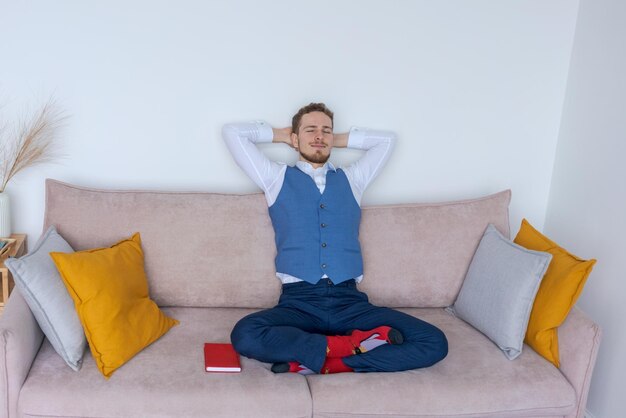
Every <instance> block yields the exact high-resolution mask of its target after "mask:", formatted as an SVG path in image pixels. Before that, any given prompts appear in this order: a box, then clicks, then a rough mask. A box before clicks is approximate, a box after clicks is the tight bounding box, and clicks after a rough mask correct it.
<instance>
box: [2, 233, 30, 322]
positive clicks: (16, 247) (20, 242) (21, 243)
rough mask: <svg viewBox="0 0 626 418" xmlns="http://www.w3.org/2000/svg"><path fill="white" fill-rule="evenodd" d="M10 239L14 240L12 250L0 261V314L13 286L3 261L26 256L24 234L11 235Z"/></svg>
mask: <svg viewBox="0 0 626 418" xmlns="http://www.w3.org/2000/svg"><path fill="white" fill-rule="evenodd" d="M11 238H14V239H15V242H14V243H13V246H12V248H11V249H10V250H9V251H8V253H6V254H4V255H3V256H2V258H1V259H0V275H2V300H0V312H1V311H2V310H4V305H5V304H6V303H7V300H8V299H9V295H10V294H11V291H12V290H13V286H15V282H13V276H12V275H11V272H10V271H9V269H8V268H6V267H5V266H4V260H6V259H7V258H8V257H21V256H23V255H24V254H26V234H12V235H11Z"/></svg>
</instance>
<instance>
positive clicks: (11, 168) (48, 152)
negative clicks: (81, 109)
mask: <svg viewBox="0 0 626 418" xmlns="http://www.w3.org/2000/svg"><path fill="white" fill-rule="evenodd" d="M66 119H67V116H66V115H65V114H64V113H63V112H62V111H61V110H60V109H59V107H58V106H57V104H56V102H55V101H54V99H50V100H48V102H46V103H45V104H44V105H43V106H42V107H41V109H39V110H37V111H35V112H34V113H33V114H32V115H30V116H29V117H26V118H25V119H23V120H22V121H20V122H19V124H18V126H17V127H16V128H14V129H12V130H10V129H8V127H7V125H6V124H3V125H2V126H0V164H1V165H0V176H1V181H2V184H1V186H0V193H2V192H3V191H4V189H5V188H6V186H7V184H8V183H9V181H10V180H11V179H12V178H13V176H15V175H16V174H17V173H19V172H20V171H22V170H23V169H25V168H28V167H31V166H33V165H36V164H42V163H47V162H50V161H52V160H54V159H55V158H57V157H59V155H58V154H57V152H56V147H55V141H56V138H57V136H58V132H59V130H60V128H61V127H62V126H63V125H64V123H65V121H66Z"/></svg>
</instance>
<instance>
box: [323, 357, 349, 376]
mask: <svg viewBox="0 0 626 418" xmlns="http://www.w3.org/2000/svg"><path fill="white" fill-rule="evenodd" d="M353 371H354V370H353V369H351V368H350V367H348V366H346V365H345V363H344V362H343V359H340V358H338V357H326V361H325V362H324V365H323V366H322V370H321V371H320V374H333V373H345V372H353Z"/></svg>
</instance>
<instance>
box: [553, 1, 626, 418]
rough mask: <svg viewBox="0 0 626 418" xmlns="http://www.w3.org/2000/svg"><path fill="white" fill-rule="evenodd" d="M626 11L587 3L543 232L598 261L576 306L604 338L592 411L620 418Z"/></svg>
mask: <svg viewBox="0 0 626 418" xmlns="http://www.w3.org/2000/svg"><path fill="white" fill-rule="evenodd" d="M624 22H626V3H624V2H623V1H620V0H593V1H592V0H583V1H581V2H580V11H579V17H578V24H577V29H576V37H575V42H574V49H573V53H572V62H571V67H570V76H569V82H568V87H567V96H566V100H565V104H564V110H563V121H562V125H561V131H560V135H559V143H558V148H557V155H556V162H555V166H554V175H553V181H552V188H551V192H550V199H549V207H548V212H547V217H546V224H545V232H546V233H547V234H548V235H549V236H550V237H552V238H553V239H554V240H555V241H557V242H559V243H560V244H561V245H563V246H565V247H566V248H568V249H570V250H571V251H572V252H574V253H575V254H577V255H579V256H581V257H585V258H591V257H594V258H597V259H598V262H597V264H596V266H595V268H594V271H593V272H592V274H591V275H590V276H589V280H588V281H587V285H586V287H585V290H584V292H583V294H582V297H581V299H580V302H579V306H580V307H581V308H582V309H583V310H585V311H586V312H587V313H588V314H590V315H591V317H592V318H593V319H594V320H595V321H597V322H598V323H599V324H600V326H601V327H602V328H603V330H604V340H603V341H602V345H601V347H600V353H599V356H598V362H597V365H596V370H595V372H594V375H593V380H592V386H591V391H590V397H589V402H588V404H587V409H588V410H589V411H590V412H591V413H592V414H593V416H595V417H596V418H600V417H606V418H611V417H622V416H624V410H625V407H626V403H625V402H624V385H623V381H624V376H626V362H625V360H624V352H625V351H626V333H625V332H624V318H626V304H625V303H624V296H625V295H626V280H625V273H624V265H623V260H624V255H625V254H626V241H625V239H624V237H626V187H625V185H624V180H625V179H626V164H625V163H624V159H625V157H626V125H625V123H624V122H625V116H626V25H625V24H624Z"/></svg>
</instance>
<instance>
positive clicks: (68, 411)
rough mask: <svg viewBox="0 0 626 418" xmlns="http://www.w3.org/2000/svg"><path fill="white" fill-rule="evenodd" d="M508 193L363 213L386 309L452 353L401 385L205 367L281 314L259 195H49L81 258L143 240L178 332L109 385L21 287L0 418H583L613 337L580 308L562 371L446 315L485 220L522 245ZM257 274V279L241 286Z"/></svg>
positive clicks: (5, 339) (1, 348) (563, 334)
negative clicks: (46, 328) (258, 317)
mask: <svg viewBox="0 0 626 418" xmlns="http://www.w3.org/2000/svg"><path fill="white" fill-rule="evenodd" d="M509 200H510V192H509V191H504V192H500V193H497V194H494V195H491V196H488V197H484V198H480V199H475V200H468V201H462V202H451V203H442V204H406V205H391V206H371V207H366V208H364V209H363V220H362V225H361V242H362V246H363V254H364V260H365V280H364V281H363V283H362V284H361V285H360V288H361V289H362V290H364V291H366V292H367V293H368V294H369V296H370V299H371V300H372V302H373V303H376V304H380V305H386V306H390V307H395V308H399V309H401V310H402V311H405V312H407V313H409V314H411V315H415V316H418V317H420V318H423V319H424V320H426V321H429V322H431V323H433V324H435V325H436V326H437V327H439V328H440V329H442V330H443V331H444V332H445V334H446V336H447V337H448V340H449V346H450V348H449V354H448V356H447V357H446V358H445V359H444V360H443V361H442V362H440V363H438V364H436V365H435V366H433V367H431V368H428V369H422V370H411V371H406V372H398V373H369V374H358V373H344V374H337V375H312V376H301V375H297V374H291V373H287V374H273V373H272V372H271V371H270V370H269V367H270V365H269V364H264V363H260V362H258V361H255V360H251V359H247V358H242V367H243V371H242V373H238V374H213V373H206V372H205V371H204V368H203V364H204V363H203V350H202V348H203V343H204V342H209V341H212V342H228V341H229V335H230V331H231V329H232V327H233V325H234V324H235V323H236V322H237V321H238V320H239V319H240V318H242V317H243V316H244V315H246V314H248V313H250V312H252V311H254V310H258V309H260V308H266V307H270V306H272V305H273V304H274V303H275V302H276V300H277V298H278V295H279V292H280V285H279V282H278V280H277V279H276V277H275V275H274V265H273V259H274V255H275V247H274V242H273V230H272V227H271V223H270V219H269V217H268V214H267V207H266V203H265V200H264V198H263V196H262V195H261V194H250V195H226V194H213V193H168V192H157V191H107V190H94V189H88V188H82V187H76V186H72V185H68V184H64V183H60V182H58V181H54V180H48V181H47V184H46V211H45V222H44V223H45V225H44V228H47V227H48V226H49V225H56V226H57V229H58V231H59V233H60V234H61V235H63V236H64V237H65V239H66V240H67V241H68V242H69V243H70V244H71V245H72V246H73V247H74V248H75V249H77V250H79V249H87V248H93V247H102V246H108V245H111V244H113V243H115V242H117V241H118V240H120V239H122V238H125V237H128V236H130V235H131V234H132V233H133V232H136V231H138V232H140V233H141V238H142V242H143V249H144V252H145V263H146V272H147V275H148V279H149V286H150V293H151V296H152V298H153V299H154V300H155V301H156V302H157V303H158V304H159V305H160V306H161V307H163V310H164V311H165V312H166V313H167V314H168V315H169V316H171V317H173V318H176V319H178V320H179V321H180V325H179V326H177V327H174V328H173V329H171V330H170V331H169V332H168V333H167V334H166V335H165V336H163V337H162V338H161V339H160V340H158V341H156V342H155V343H153V344H152V345H150V346H149V347H147V348H146V349H144V350H143V351H142V352H140V353H139V354H138V355H137V356H135V357H134V358H133V359H131V360H130V362H128V363H127V364H126V365H124V366H123V367H122V368H120V369H119V370H118V371H116V373H115V374H114V375H113V376H112V378H111V379H110V380H105V379H104V378H103V377H102V375H101V374H100V372H99V371H98V370H97V369H96V365H95V362H94V361H93V359H92V358H91V354H90V353H89V351H87V352H86V353H85V359H84V364H83V367H82V369H81V370H80V371H79V372H74V371H73V370H71V369H70V368H69V367H68V366H67V365H66V364H65V363H64V361H63V360H62V359H61V358H60V357H59V356H58V355H57V354H56V352H55V351H54V350H53V348H52V346H51V345H50V343H49V342H48V341H47V340H46V339H45V338H44V336H43V334H42V332H41V330H40V329H39V326H38V325H37V322H36V321H35V319H34V317H33V316H32V314H31V312H30V310H29V308H28V306H27V305H26V303H25V302H24V299H23V298H22V296H21V295H20V293H19V291H15V292H13V294H12V296H11V298H10V300H9V302H8V305H7V306H6V309H5V312H4V314H3V316H2V318H1V320H0V387H1V388H2V389H1V393H2V396H0V415H2V416H9V417H18V416H20V417H79V416H80V417H128V416H155V417H156V416H171V417H207V416H220V417H248V416H250V417H257V416H266V417H311V416H314V417H351V418H353V417H357V416H367V417H374V416H387V417H390V416H394V417H397V416H401V417H431V416H436V417H526V416H533V417H548V416H559V417H582V416H583V413H584V408H585V402H586V399H587V393H588V389H589V383H590V379H591V373H592V371H593V367H594V363H595V359H596V355H597V351H598V346H599V344H600V334H601V333H600V329H599V328H598V326H597V325H596V324H594V323H593V322H592V321H591V320H590V319H589V318H588V317H587V316H586V315H585V314H584V313H583V312H582V311H580V310H578V309H577V308H575V309H574V310H573V311H572V312H571V314H570V315H569V317H568V319H567V320H566V322H565V324H564V325H563V326H562V327H561V328H560V329H559V341H560V349H561V363H562V365H561V368H560V369H557V368H556V367H554V366H553V365H552V364H551V363H549V362H548V361H546V360H544V359H543V358H542V357H540V356H539V355H537V354H536V353H535V352H534V351H533V350H532V349H531V348H530V347H528V346H525V347H524V350H523V353H522V355H521V356H520V357H519V358H517V359H516V360H513V361H510V360H508V359H507V358H506V357H505V356H504V355H503V353H502V352H501V351H500V350H499V349H498V347H497V346H496V345H495V344H493V343H492V342H491V341H490V340H489V339H487V338H486V337H485V336H484V335H482V334H481V333H480V332H478V331H476V330H475V329H474V328H472V327H471V326H470V325H468V324H466V323H465V322H463V321H461V320H460V319H458V318H456V317H454V316H453V315H451V314H449V313H447V312H446V311H445V310H444V308H445V307H447V306H449V305H451V304H452V303H453V302H454V300H455V298H456V296H457V294H458V292H459V289H460V287H461V285H462V282H463V278H464V276H465V273H466V270H467V267H468V265H469V263H470V261H471V259H472V256H473V254H474V251H475V249H476V247H477V245H478V242H479V240H480V238H481V236H482V234H483V232H484V230H485V227H486V226H487V224H488V223H493V224H494V225H495V226H496V227H497V228H498V229H499V230H500V231H502V232H503V233H505V234H507V235H508V234H509V233H510V232H509V218H508V205H509ZM244 278H245V281H244Z"/></svg>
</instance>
